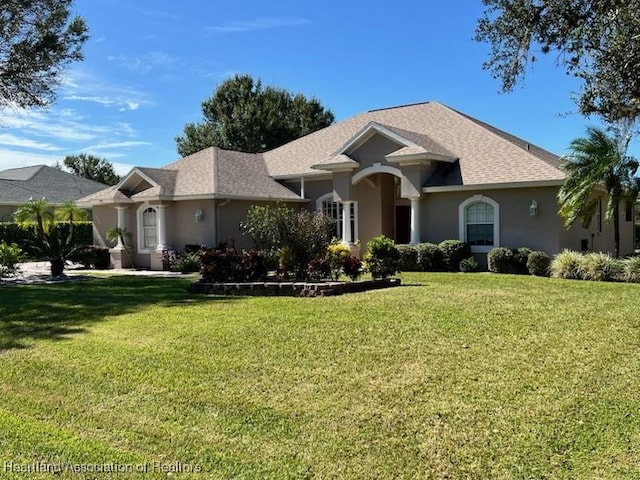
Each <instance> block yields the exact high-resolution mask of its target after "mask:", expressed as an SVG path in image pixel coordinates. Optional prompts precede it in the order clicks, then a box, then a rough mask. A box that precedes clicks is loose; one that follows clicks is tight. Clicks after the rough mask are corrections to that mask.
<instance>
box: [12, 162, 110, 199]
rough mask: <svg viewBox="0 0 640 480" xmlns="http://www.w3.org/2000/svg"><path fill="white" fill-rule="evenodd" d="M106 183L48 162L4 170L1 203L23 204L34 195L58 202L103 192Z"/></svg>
mask: <svg viewBox="0 0 640 480" xmlns="http://www.w3.org/2000/svg"><path fill="white" fill-rule="evenodd" d="M105 186H106V185H103V184H102V183H98V182H94V181H93V180H88V179H86V178H83V177H80V176H78V175H72V174H70V173H67V172H63V171H62V170H58V169H57V168H53V167H48V166H46V165H36V166H32V167H23V168H12V169H9V170H3V171H1V172H0V203H1V204H5V205H20V204H23V203H26V202H28V201H29V199H30V198H38V199H39V198H46V199H47V201H48V202H49V203H52V204H54V205H56V204H62V203H64V202H66V201H68V200H78V199H80V198H82V197H85V196H87V195H90V194H93V193H95V192H99V191H101V190H103V189H104V188H105Z"/></svg>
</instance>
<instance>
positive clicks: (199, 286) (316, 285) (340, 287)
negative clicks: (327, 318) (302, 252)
mask: <svg viewBox="0 0 640 480" xmlns="http://www.w3.org/2000/svg"><path fill="white" fill-rule="evenodd" d="M400 284H401V282H400V279H399V278H376V279H373V280H359V281H356V282H247V283H233V282H229V283H205V282H193V283H192V284H191V286H190V290H191V291H192V292H195V293H206V294H210V295H226V296H255V297H328V296H333V295H342V294H344V293H356V292H366V291H367V290H377V289H380V288H390V287H398V286H400Z"/></svg>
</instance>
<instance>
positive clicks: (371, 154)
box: [349, 133, 399, 170]
mask: <svg viewBox="0 0 640 480" xmlns="http://www.w3.org/2000/svg"><path fill="white" fill-rule="evenodd" d="M398 148H399V145H398V143H397V142H393V141H391V140H389V139H388V138H386V137H384V136H382V135H380V134H378V133H376V134H374V135H373V136H372V137H371V138H370V139H368V140H367V141H366V142H365V143H364V144H363V145H361V146H360V147H359V148H357V149H356V150H354V151H353V152H351V153H350V154H349V156H350V157H351V158H353V159H354V160H355V161H357V162H359V163H360V167H359V170H362V169H365V168H367V167H370V166H371V165H373V164H374V163H383V164H386V165H389V163H388V162H387V161H386V159H385V158H384V156H385V155H386V154H388V153H391V152H394V151H396V150H398Z"/></svg>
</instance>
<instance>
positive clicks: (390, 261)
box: [363, 235, 400, 278]
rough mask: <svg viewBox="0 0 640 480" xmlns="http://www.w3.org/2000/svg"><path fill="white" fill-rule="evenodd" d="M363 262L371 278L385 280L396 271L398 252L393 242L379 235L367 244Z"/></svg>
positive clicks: (398, 258)
mask: <svg viewBox="0 0 640 480" xmlns="http://www.w3.org/2000/svg"><path fill="white" fill-rule="evenodd" d="M363 260H364V265H365V267H366V268H367V270H369V272H371V275H372V276H373V278H387V277H390V276H391V275H394V274H395V273H396V272H397V271H398V265H399V263H400V252H399V251H398V248H397V247H396V244H395V243H394V241H393V240H391V239H390V238H388V237H385V236H384V235H379V236H377V237H374V238H372V239H371V240H369V243H367V248H366V251H365V253H364V256H363Z"/></svg>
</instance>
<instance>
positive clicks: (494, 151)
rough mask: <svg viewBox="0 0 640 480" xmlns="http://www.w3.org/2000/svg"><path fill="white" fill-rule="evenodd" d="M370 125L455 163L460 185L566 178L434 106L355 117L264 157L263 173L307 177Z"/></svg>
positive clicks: (492, 132) (538, 152)
mask: <svg viewBox="0 0 640 480" xmlns="http://www.w3.org/2000/svg"><path fill="white" fill-rule="evenodd" d="M371 122H376V123H379V124H381V125H384V126H386V127H387V128H389V129H391V130H393V131H394V132H396V133H398V135H401V136H403V137H404V138H407V139H409V140H411V141H412V142H413V143H415V144H416V145H418V146H421V147H423V148H424V149H425V150H427V151H429V152H432V153H439V154H442V155H445V156H449V157H453V158H457V159H459V175H458V176H455V177H457V178H459V182H461V183H460V184H464V185H482V184H496V183H517V182H531V181H544V180H562V179H564V177H565V174H564V172H563V171H562V170H561V169H560V168H559V167H560V163H561V160H560V158H559V157H557V156H556V155H554V154H552V153H550V152H547V151H545V150H543V149H541V148H539V147H534V146H532V145H531V144H529V143H527V142H526V141H524V140H522V139H519V138H517V137H514V136H512V135H509V134H507V133H505V132H502V131H501V130H499V129H497V128H495V127H491V126H490V125H487V124H485V123H483V122H480V121H479V120H476V119H473V118H472V117H469V116H467V115H464V114H461V113H459V112H457V111H456V110H453V109H452V108H449V107H447V106H445V105H442V104H440V103H437V102H429V103H421V104H415V105H408V106H403V107H395V108H389V109H383V110H374V111H370V112H366V113H362V114H360V115H356V116H355V117H352V118H349V119H347V120H345V121H343V122H340V123H336V124H334V125H331V126H329V127H327V128H324V129H322V130H319V131H317V132H314V133H311V134H309V135H307V136H305V137H302V138H300V139H298V140H295V141H293V142H291V143H288V144H286V145H283V146H282V147H279V148H276V149H274V150H271V151H269V152H265V153H264V154H263V157H264V159H265V162H266V165H267V169H268V171H269V173H270V174H271V175H272V176H275V177H276V178H277V177H280V176H282V177H285V176H293V175H306V174H310V175H312V174H313V173H314V170H313V169H312V168H311V167H312V165H315V164H318V163H320V162H322V161H323V160H324V159H325V158H327V156H329V155H331V154H332V153H333V152H335V151H336V150H337V149H338V148H340V146H341V145H344V144H346V143H347V142H348V141H349V139H350V138H352V137H353V136H354V135H356V134H357V133H358V132H359V131H360V130H361V129H362V128H363V127H365V126H366V125H367V124H368V123H371ZM527 145H528V148H527ZM398 148H401V146H400V145H399V147H398ZM447 178H450V177H449V176H447Z"/></svg>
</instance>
